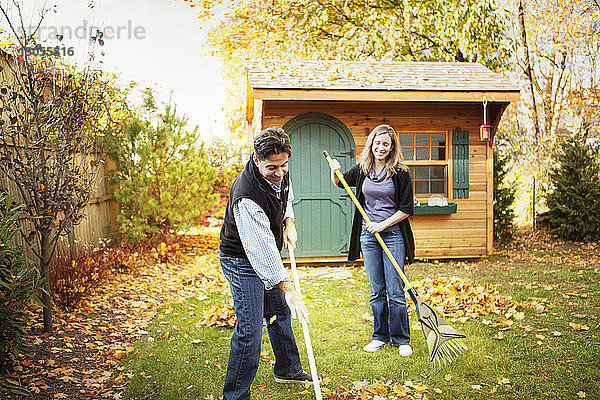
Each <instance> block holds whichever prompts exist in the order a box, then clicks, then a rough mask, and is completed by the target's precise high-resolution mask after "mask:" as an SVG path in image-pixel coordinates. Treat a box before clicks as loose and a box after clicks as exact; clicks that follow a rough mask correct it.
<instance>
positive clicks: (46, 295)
mask: <svg viewBox="0 0 600 400" xmlns="http://www.w3.org/2000/svg"><path fill="white" fill-rule="evenodd" d="M40 255H41V258H40V263H41V265H40V272H41V274H42V278H43V279H44V291H43V292H42V301H43V302H44V307H43V314H44V332H52V297H51V295H50V235H49V234H48V233H45V232H44V233H42V241H41V243H40Z"/></svg>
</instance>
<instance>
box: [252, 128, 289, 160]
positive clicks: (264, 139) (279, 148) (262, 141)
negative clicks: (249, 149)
mask: <svg viewBox="0 0 600 400" xmlns="http://www.w3.org/2000/svg"><path fill="white" fill-rule="evenodd" d="M280 153H287V154H288V157H289V156H291V155H292V145H291V143H290V137H289V136H288V135H287V133H285V131H284V130H283V129H281V128H267V129H265V130H263V131H262V132H261V133H260V134H259V135H258V136H257V137H256V138H255V139H254V154H255V155H256V158H258V159H259V160H261V161H262V160H265V159H266V158H267V157H269V156H270V155H271V154H280Z"/></svg>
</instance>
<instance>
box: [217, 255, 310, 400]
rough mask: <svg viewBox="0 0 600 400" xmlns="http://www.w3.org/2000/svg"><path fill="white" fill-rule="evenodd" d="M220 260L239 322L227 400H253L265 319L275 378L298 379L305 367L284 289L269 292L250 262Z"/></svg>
mask: <svg viewBox="0 0 600 400" xmlns="http://www.w3.org/2000/svg"><path fill="white" fill-rule="evenodd" d="M219 259H220V262H221V268H222V269H223V273H224V274H225V277H226V278H227V280H228V281H229V287H230V288H231V296H232V297H233V305H234V308H235V316H236V318H237V324H236V325H235V329H234V331H233V335H232V336H231V347H230V350H229V361H228V363H227V374H226V375H225V385H224V388H223V400H238V399H244V400H245V399H249V398H250V385H251V384H252V381H253V380H254V376H255V375H256V371H257V370H258V365H259V362H260V344H261V340H262V333H263V318H265V319H266V320H267V332H268V333H269V340H270V341H271V347H272V348H273V354H274V355H275V368H274V373H275V376H277V377H290V376H294V375H297V374H298V373H300V372H301V371H302V365H301V364H300V355H299V354H298V347H297V345H296V340H295V339H294V332H293V331H292V322H291V312H290V309H289V307H288V305H287V303H286V302H285V295H284V294H283V292H282V291H281V289H279V288H278V287H275V288H273V289H272V290H265V285H264V283H263V282H262V281H261V280H260V278H259V277H258V275H257V274H256V272H254V269H252V266H251V265H250V262H249V261H248V260H246V259H243V258H235V257H225V256H223V255H222V254H221V255H220V256H219ZM273 317H275V318H273Z"/></svg>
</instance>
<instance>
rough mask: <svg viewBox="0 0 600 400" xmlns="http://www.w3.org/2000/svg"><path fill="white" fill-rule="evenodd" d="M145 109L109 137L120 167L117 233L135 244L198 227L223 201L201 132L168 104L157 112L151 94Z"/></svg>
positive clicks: (114, 179)
mask: <svg viewBox="0 0 600 400" xmlns="http://www.w3.org/2000/svg"><path fill="white" fill-rule="evenodd" d="M145 104H146V106H145V110H146V113H145V114H144V115H136V116H133V117H132V118H130V119H129V120H127V122H126V125H125V129H124V130H123V131H122V132H116V133H115V132H112V133H109V134H107V135H106V137H105V140H106V141H105V143H106V148H107V151H108V152H109V154H111V155H112V157H113V158H114V159H115V160H116V164H117V165H116V170H115V171H114V173H113V176H112V182H113V183H114V184H115V186H116V187H115V189H114V190H113V196H114V198H115V200H116V201H117V203H118V204H119V207H120V212H119V214H118V216H117V221H118V223H119V231H120V233H121V234H122V235H123V236H124V237H125V238H126V239H127V240H129V241H132V242H138V241H141V240H145V239H153V238H156V237H158V236H159V235H161V234H172V233H176V232H177V231H178V230H180V229H185V228H188V227H191V226H195V225H197V224H198V222H199V221H201V220H202V219H204V218H206V217H207V214H208V212H209V211H210V210H211V208H212V207H214V205H215V204H216V203H217V202H218V200H219V196H217V195H216V194H215V193H214V188H213V186H214V182H215V180H216V179H217V171H216V170H215V169H214V168H213V167H212V166H211V165H210V162H209V160H208V156H207V151H206V149H205V146H204V144H202V143H201V141H200V133H199V132H198V129H197V127H196V128H195V129H193V130H190V129H189V128H188V127H187V121H186V120H185V119H183V118H180V117H178V116H177V114H176V108H175V107H174V106H172V105H170V104H169V105H166V106H165V108H164V111H163V112H161V113H157V109H156V106H155V105H154V100H153V97H152V93H151V92H149V91H147V92H146V99H145Z"/></svg>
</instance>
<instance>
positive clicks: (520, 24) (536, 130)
mask: <svg viewBox="0 0 600 400" xmlns="http://www.w3.org/2000/svg"><path fill="white" fill-rule="evenodd" d="M516 13H517V14H516V15H515V22H516V27H517V30H518V34H517V35H516V37H517V46H518V49H519V50H520V52H521V53H522V57H523V59H522V60H521V67H522V68H523V74H524V75H525V78H526V80H527V84H526V85H525V88H526V91H527V92H528V93H527V94H528V95H529V101H526V102H525V103H526V105H527V107H528V108H529V113H530V114H531V122H532V123H533V135H534V136H533V138H534V151H535V159H536V162H535V164H536V165H534V172H533V229H534V230H535V227H536V224H535V201H536V193H535V190H536V187H535V178H536V176H537V172H538V171H537V168H539V162H538V160H539V151H540V149H539V141H540V124H539V118H538V112H537V103H536V102H535V82H534V77H533V70H532V68H531V59H530V58H529V45H528V44H527V31H526V30H525V11H524V10H523V2H522V1H521V0H519V3H518V5H517V10H516ZM518 55H519V51H517V58H518Z"/></svg>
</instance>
